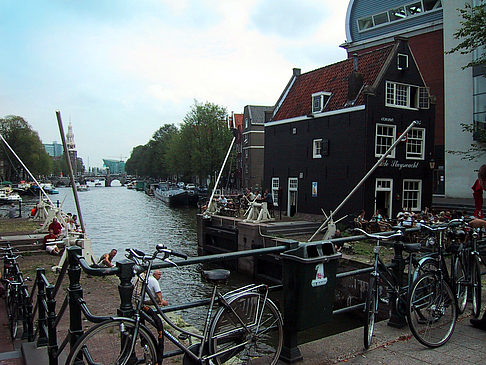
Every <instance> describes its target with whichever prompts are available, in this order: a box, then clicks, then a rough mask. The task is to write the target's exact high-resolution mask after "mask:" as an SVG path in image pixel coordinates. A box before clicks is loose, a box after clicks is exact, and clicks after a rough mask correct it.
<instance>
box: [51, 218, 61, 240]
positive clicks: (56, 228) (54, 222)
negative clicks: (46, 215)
mask: <svg viewBox="0 0 486 365" xmlns="http://www.w3.org/2000/svg"><path fill="white" fill-rule="evenodd" d="M48 229H49V231H50V230H51V229H52V232H53V233H54V234H55V235H56V237H57V238H59V235H60V234H61V231H62V226H61V223H59V222H58V221H57V218H56V217H54V218H52V223H51V224H49V227H48Z"/></svg>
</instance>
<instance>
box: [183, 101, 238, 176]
mask: <svg viewBox="0 0 486 365" xmlns="http://www.w3.org/2000/svg"><path fill="white" fill-rule="evenodd" d="M186 128H187V129H188V131H187V132H185V133H187V135H186V136H188V137H190V138H187V140H185V141H184V142H185V143H187V148H188V149H190V151H191V160H190V162H191V170H192V172H193V173H194V175H197V176H199V181H204V179H205V178H206V177H207V176H213V174H214V173H215V172H216V171H218V170H219V168H220V167H221V163H222V162H223V159H224V156H225V154H226V151H227V149H228V147H229V144H230V141H231V137H232V135H231V131H230V130H229V128H228V125H227V112H226V109H225V108H224V107H221V106H219V105H216V104H212V103H209V102H206V103H205V104H200V103H198V102H197V101H195V102H194V105H193V106H192V108H191V110H190V111H189V112H188V113H187V114H186V116H185V117H184V126H183V129H186ZM189 131H190V132H189Z"/></svg>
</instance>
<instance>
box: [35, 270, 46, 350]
mask: <svg viewBox="0 0 486 365" xmlns="http://www.w3.org/2000/svg"><path fill="white" fill-rule="evenodd" d="M36 273H37V276H36V282H37V312H38V318H37V321H38V327H39V337H38V338H37V347H41V346H46V345H47V343H48V339H47V331H46V325H47V313H46V307H45V306H44V303H45V302H46V290H45V289H46V284H45V283H44V280H43V279H42V276H45V274H46V270H45V269H44V268H38V269H37V270H36Z"/></svg>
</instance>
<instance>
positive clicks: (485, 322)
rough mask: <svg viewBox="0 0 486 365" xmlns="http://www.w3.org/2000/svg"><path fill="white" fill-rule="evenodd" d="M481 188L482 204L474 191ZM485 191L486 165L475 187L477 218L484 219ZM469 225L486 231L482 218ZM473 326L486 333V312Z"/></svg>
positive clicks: (476, 319)
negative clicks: (483, 200)
mask: <svg viewBox="0 0 486 365" xmlns="http://www.w3.org/2000/svg"><path fill="white" fill-rule="evenodd" d="M475 186H476V187H479V188H480V190H481V194H480V197H481V204H478V201H477V197H478V191H477V190H478V189H474V187H475ZM483 190H486V164H485V165H482V166H481V167H480V168H479V172H478V179H477V180H476V183H475V184H474V186H473V191H474V192H473V197H474V200H475V203H476V210H475V212H474V215H475V216H476V217H483V212H482V198H483ZM469 225H470V226H472V227H475V228H482V229H486V220H485V219H481V218H476V219H473V220H472V221H471V222H469ZM471 324H472V325H473V327H476V328H479V329H482V330H484V331H486V310H485V311H484V313H483V318H481V319H479V318H471Z"/></svg>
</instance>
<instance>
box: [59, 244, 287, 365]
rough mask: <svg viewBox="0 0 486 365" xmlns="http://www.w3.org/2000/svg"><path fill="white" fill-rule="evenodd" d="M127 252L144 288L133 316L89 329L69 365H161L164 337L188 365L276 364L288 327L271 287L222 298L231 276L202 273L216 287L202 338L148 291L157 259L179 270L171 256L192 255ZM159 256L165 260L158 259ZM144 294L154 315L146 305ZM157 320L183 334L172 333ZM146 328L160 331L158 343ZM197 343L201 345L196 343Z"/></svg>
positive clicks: (162, 251) (239, 291)
mask: <svg viewBox="0 0 486 365" xmlns="http://www.w3.org/2000/svg"><path fill="white" fill-rule="evenodd" d="M127 252H128V253H127V257H128V258H129V259H130V260H132V261H134V262H135V266H134V272H135V273H136V275H137V277H138V279H139V280H141V283H142V286H141V290H140V296H139V297H138V298H136V300H135V301H136V306H135V310H134V314H133V316H131V317H130V318H127V317H113V318H111V319H109V320H107V321H104V322H102V323H99V324H97V325H95V326H93V327H92V328H90V329H89V330H88V331H87V332H85V333H84V334H83V335H82V336H81V337H80V338H79V340H78V341H77V342H76V344H75V345H74V347H73V348H72V350H71V352H70V354H69V356H68V359H67V361H66V364H69V365H73V364H78V363H80V364H122V365H125V364H132V363H133V364H161V363H162V359H163V357H164V353H163V345H164V338H168V339H169V340H170V341H171V342H173V343H174V344H175V345H176V346H177V347H178V348H179V349H180V350H181V351H182V353H183V354H184V358H183V364H218V365H219V364H223V363H229V362H230V361H231V363H245V364H246V363H254V362H255V363H262V364H276V363H277V361H278V358H279V356H280V352H281V349H282V343H283V322H282V316H281V314H280V312H279V310H278V308H277V306H276V305H275V304H274V303H273V302H272V300H270V298H269V297H268V287H267V286H266V285H256V284H251V285H247V286H244V287H242V288H238V289H235V290H233V291H230V292H228V293H226V294H224V295H223V294H221V293H220V292H219V290H218V286H219V285H220V284H222V283H224V282H226V281H227V280H228V278H229V275H230V272H229V271H228V270H223V269H216V270H208V271H203V272H202V276H203V278H205V280H207V281H208V282H209V283H211V284H213V291H212V296H211V300H210V304H209V307H208V310H207V313H206V317H205V321H204V328H203V331H202V334H199V333H195V332H194V331H189V330H187V329H183V328H180V327H179V326H178V325H176V324H175V323H174V322H173V321H171V320H170V319H169V318H168V317H167V315H166V314H165V313H164V311H162V310H161V308H160V307H159V306H157V305H156V299H155V297H154V295H153V294H152V293H151V292H150V291H148V290H146V289H147V283H148V278H149V276H150V273H151V271H152V265H153V262H154V260H155V259H157V258H158V259H161V260H162V261H165V262H169V263H172V264H173V265H176V264H175V263H174V262H172V261H171V260H170V259H169V258H170V257H171V256H176V257H180V258H184V259H186V258H187V256H186V255H184V254H181V253H178V252H175V251H173V250H170V249H167V248H166V247H165V246H163V245H157V246H156V250H155V252H154V253H153V254H152V255H146V254H145V253H144V252H142V251H140V250H136V249H127ZM159 254H162V255H163V257H162V258H159V257H157V256H158V255H159ZM176 266H177V265H176ZM142 273H145V276H144V275H142ZM145 294H147V295H148V297H149V298H150V303H151V304H152V305H154V306H155V311H154V310H153V309H152V308H150V307H148V306H146V305H144V304H143V303H144V298H145ZM216 304H217V306H219V308H217V307H216ZM214 311H215V314H214V315H213V312H214ZM158 315H160V317H162V318H163V319H164V321H165V322H166V323H167V324H168V326H169V327H171V328H173V329H175V330H176V331H177V332H179V333H180V335H179V336H178V337H176V336H175V335H173V334H171V333H170V332H168V331H167V330H166V329H165V328H164V327H163V324H162V321H161V320H160V317H159V316H158ZM146 323H149V324H150V325H151V326H152V327H154V328H155V330H156V331H157V340H156V338H155V336H154V335H153V333H152V332H151V331H150V329H149V327H147V325H146ZM192 338H195V339H197V340H198V341H199V342H198V343H195V344H192V340H191V339H192ZM185 340H189V345H185V344H184V343H183V341H185ZM108 342H109V346H107V343H108Z"/></svg>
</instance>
